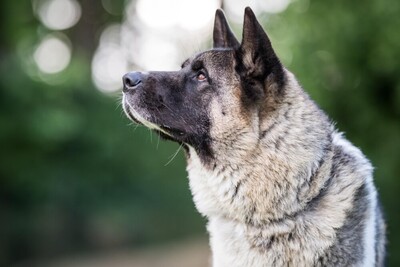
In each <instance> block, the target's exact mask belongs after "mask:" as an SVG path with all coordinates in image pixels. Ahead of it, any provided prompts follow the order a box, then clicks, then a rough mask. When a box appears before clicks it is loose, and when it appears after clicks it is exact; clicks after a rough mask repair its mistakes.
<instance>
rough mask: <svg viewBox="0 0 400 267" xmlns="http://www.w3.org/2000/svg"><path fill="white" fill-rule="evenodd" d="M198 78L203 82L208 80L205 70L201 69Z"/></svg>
mask: <svg viewBox="0 0 400 267" xmlns="http://www.w3.org/2000/svg"><path fill="white" fill-rule="evenodd" d="M196 79H197V80H198V81H199V82H202V81H205V80H207V76H206V75H205V74H204V72H202V71H200V72H199V73H197V76H196Z"/></svg>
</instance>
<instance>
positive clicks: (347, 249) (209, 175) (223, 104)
mask: <svg viewBox="0 0 400 267" xmlns="http://www.w3.org/2000/svg"><path fill="white" fill-rule="evenodd" d="M214 41H215V48H214V49H213V50H209V51H206V52H203V53H200V54H198V55H195V56H194V57H192V58H190V59H188V60H186V61H185V63H184V64H183V66H182V70H181V71H178V72H170V73H164V72H150V73H149V74H143V75H142V74H140V75H139V74H138V73H135V75H134V77H136V78H135V79H137V77H139V76H140V77H141V78H140V79H142V80H141V81H140V83H139V82H137V80H136V82H135V83H133V82H129V81H127V82H125V90H124V92H125V93H124V100H123V101H124V105H123V106H124V109H125V111H126V113H127V115H128V116H129V117H130V118H131V119H133V120H135V121H138V122H139V123H143V124H145V125H146V126H148V127H150V128H152V129H154V130H156V131H158V132H159V133H160V134H162V135H163V136H164V137H166V138H168V139H172V140H174V141H176V142H179V143H181V144H182V145H183V146H184V147H185V148H186V150H187V159H188V167H187V170H188V173H189V183H190V188H191V191H192V194H193V198H194V202H195V204H196V207H197V209H198V210H199V212H200V213H201V214H203V215H204V216H205V217H206V218H208V220H209V223H208V230H209V232H210V236H211V239H210V244H211V248H212V251H213V265H214V266H216V267H218V266H229V267H234V266H383V264H384V253H385V224H384V220H383V217H382V213H381V210H380V206H379V204H378V201H377V193H376V189H375V187H374V185H373V181H372V170H373V168H372V166H371V164H370V163H369V161H368V160H367V159H366V158H365V156H364V155H363V154H362V153H361V151H360V150H359V149H357V148H356V147H354V146H353V145H352V144H351V143H350V142H348V141H347V140H346V139H345V138H344V137H343V135H342V134H340V133H338V132H337V130H336V129H335V128H334V126H333V125H332V123H331V121H330V120H329V119H328V117H327V116H326V115H325V113H324V112H322V111H321V110H320V109H319V108H318V106H317V105H316V104H315V103H314V102H313V101H312V100H311V99H310V98H309V96H308V95H307V94H306V93H305V92H304V91H303V89H302V88H301V87H300V85H299V84H298V82H297V81H296V79H295V78H294V76H293V74H291V73H290V72H289V71H288V70H286V69H285V68H284V67H283V66H282V65H281V63H280V62H279V59H278V58H277V56H276V55H275V53H274V51H273V49H272V46H271V43H270V41H269V39H268V37H267V35H266V34H265V32H264V31H263V29H262V28H261V25H260V24H259V23H258V22H257V20H256V18H255V16H254V13H253V12H252V11H251V10H250V9H249V8H246V11H245V20H244V30H243V41H242V43H241V44H240V45H239V42H238V41H237V40H236V38H235V36H234V35H233V33H232V32H231V30H230V29H229V26H228V23H227V22H226V20H225V17H224V15H223V13H222V11H217V13H216V23H215V28H214ZM199 75H200V76H199ZM128 78H129V77H128ZM124 79H126V78H124ZM132 84H135V86H132ZM136 84H137V85H136ZM188 106H191V108H188ZM155 107H156V108H155ZM182 111H184V112H182ZM194 118H198V119H196V120H194Z"/></svg>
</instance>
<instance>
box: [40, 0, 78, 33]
mask: <svg viewBox="0 0 400 267" xmlns="http://www.w3.org/2000/svg"><path fill="white" fill-rule="evenodd" d="M37 12H38V15H39V18H40V20H41V21H42V23H43V24H44V25H45V26H46V27H47V28H49V29H52V30H65V29H68V28H71V27H72V26H74V25H75V24H76V23H77V22H78V21H79V19H80V17H81V6H80V4H79V3H78V1H76V0H44V1H41V2H40V4H39V8H38V10H37Z"/></svg>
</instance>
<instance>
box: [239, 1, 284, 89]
mask: <svg viewBox="0 0 400 267" xmlns="http://www.w3.org/2000/svg"><path fill="white" fill-rule="evenodd" d="M238 52H239V53H238V55H239V57H240V62H241V64H242V70H243V71H244V72H245V73H244V74H245V75H248V78H261V77H264V78H266V77H268V76H269V75H270V74H271V73H272V74H273V79H274V80H275V82H278V84H279V85H281V83H283V67H282V64H281V63H280V61H279V59H278V57H277V56H276V54H275V52H274V50H273V48H272V45H271V41H270V40H269V38H268V36H267V34H266V33H265V31H264V30H263V28H262V26H261V25H260V23H259V22H258V21H257V19H256V16H255V15H254V13H253V11H252V10H251V8H250V7H246V9H245V14H244V23H243V39H242V44H241V45H240V47H239V49H238Z"/></svg>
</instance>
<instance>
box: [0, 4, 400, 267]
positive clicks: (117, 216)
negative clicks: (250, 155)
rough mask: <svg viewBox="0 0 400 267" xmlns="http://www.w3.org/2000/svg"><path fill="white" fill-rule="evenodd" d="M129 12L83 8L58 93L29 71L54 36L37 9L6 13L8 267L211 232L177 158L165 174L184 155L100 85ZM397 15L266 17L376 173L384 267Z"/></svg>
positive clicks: (380, 7)
mask: <svg viewBox="0 0 400 267" xmlns="http://www.w3.org/2000/svg"><path fill="white" fill-rule="evenodd" d="M101 2H104V3H105V4H104V3H103V5H106V6H107V5H108V6H107V8H109V9H110V10H112V12H111V13H112V14H110V13H107V12H106V11H105V10H104V9H103V7H102V5H101ZM113 3H114V4H113ZM124 3H125V1H122V0H119V1H105V0H104V1H94V0H88V1H81V4H82V14H83V17H82V18H81V21H80V22H79V23H78V24H77V25H76V26H75V27H73V28H71V29H69V30H66V31H64V32H65V34H67V35H68V36H69V37H70V38H71V41H72V43H73V45H74V50H73V58H72V63H71V64H70V66H69V67H68V69H67V70H66V71H64V72H63V73H62V74H60V75H61V76H62V77H61V76H60V77H58V76H55V77H56V78H60V79H61V80H62V81H63V82H60V83H58V84H57V83H56V84H53V85H50V84H48V83H45V82H43V81H41V80H40V78H39V77H37V76H35V75H33V76H32V75H28V74H27V73H29V71H27V69H26V68H27V67H26V64H25V63H24V55H25V54H26V53H27V52H26V51H30V49H32V48H33V46H34V45H35V43H36V42H37V41H38V40H39V38H40V36H42V35H43V33H44V32H46V31H47V30H46V29H44V28H43V26H41V25H40V23H39V22H38V21H37V19H36V18H35V17H34V16H33V14H32V6H31V2H30V1H2V2H1V4H0V7H1V8H0V12H1V14H0V20H1V23H0V36H1V40H2V41H1V43H0V58H1V61H0V77H1V79H0V218H1V220H0V266H3V265H10V264H11V263H15V262H18V261H21V260H24V259H30V258H45V257H56V256H59V255H65V254H67V253H78V252H80V253H81V252H84V251H91V250H92V251H93V250H104V249H110V248H118V247H122V246H140V245H149V244H154V243H156V242H160V241H163V240H170V239H174V238H178V237H182V236H185V235H191V234H195V233H204V232H205V228H204V221H203V220H202V219H201V217H200V216H199V215H198V214H197V212H196V211H195V208H194V205H193V202H192V200H191V196H190V192H189V190H188V185H187V181H186V179H185V177H186V173H185V162H184V156H183V154H182V153H180V154H179V155H178V157H177V158H176V159H175V160H174V161H172V163H170V164H168V165H167V166H165V164H166V163H167V162H168V160H169V159H170V157H171V156H172V155H173V154H174V153H175V151H176V149H178V146H177V145H175V144H172V143H169V142H163V141H161V142H159V140H158V137H157V136H156V135H153V136H152V135H151V134H150V133H149V131H148V130H146V129H144V128H142V127H138V128H137V129H136V130H134V128H135V127H133V126H127V125H128V124H129V122H128V120H127V119H126V118H125V116H124V115H123V114H122V111H121V108H120V107H119V105H118V102H119V100H118V96H116V95H115V96H114V95H104V94H102V93H100V92H98V91H97V90H96V89H95V88H94V86H93V85H92V82H91V74H90V60H91V57H92V53H93V49H94V48H95V47H96V44H97V41H98V36H99V33H100V30H101V29H103V28H104V26H105V25H107V24H108V23H110V22H114V21H120V20H121V18H122V9H123V7H124V5H123V4H124ZM399 13H400V2H399V1H397V0H385V1H373V0H364V1H361V0H356V1H345V0H338V1H308V0H296V1H294V2H293V3H292V4H291V5H290V6H289V8H288V9H287V10H286V11H285V12H284V13H282V14H279V15H273V16H267V15H262V14H261V15H260V19H261V21H263V22H264V24H265V28H266V29H267V31H268V33H269V34H270V35H271V38H272V41H273V43H274V46H275V47H276V50H277V52H278V54H279V55H280V56H281V57H282V60H283V62H284V63H285V65H286V66H287V67H288V68H289V69H290V70H291V71H293V72H294V73H295V74H296V75H297V77H298V78H299V80H300V82H301V84H302V85H303V86H304V87H305V89H306V91H308V92H309V93H310V94H311V96H312V98H313V99H315V100H316V102H317V103H318V104H319V105H320V106H321V107H322V108H323V109H324V110H325V111H326V112H327V113H328V114H329V115H330V116H331V117H332V118H333V120H334V121H336V122H337V126H338V128H339V129H340V130H342V131H344V132H345V133H346V135H347V137H348V138H349V139H350V140H351V141H352V142H353V143H354V144H356V145H357V146H358V147H360V148H361V149H362V150H363V151H364V153H365V154H366V155H367V156H368V157H369V158H370V159H371V161H372V162H373V164H374V165H375V166H376V171H375V179H376V184H377V185H378V188H379V192H380V195H381V200H382V203H383V206H384V209H385V211H386V217H387V220H388V236H389V244H388V247H389V257H388V263H389V266H399V265H400V255H399V254H398V253H396V252H397V251H399V250H400V230H399V229H398V227H397V226H398V225H399V224H400V212H399V208H398V206H397V205H398V203H399V198H398V195H397V194H398V192H400V180H399V179H398V178H397V175H398V173H400V162H399V161H400V160H399V159H400V73H399V70H400V66H399V64H400V61H399V60H398V59H399V58H400V49H399V48H400V34H399V29H400V16H398V14H399ZM235 29H240V25H239V26H238V25H235ZM238 32H240V30H238Z"/></svg>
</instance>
